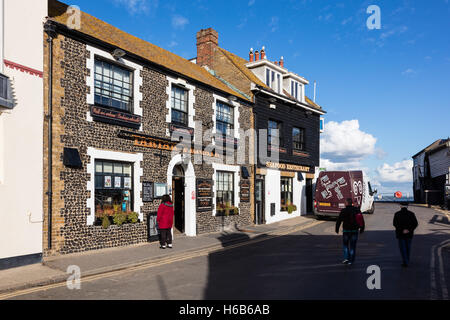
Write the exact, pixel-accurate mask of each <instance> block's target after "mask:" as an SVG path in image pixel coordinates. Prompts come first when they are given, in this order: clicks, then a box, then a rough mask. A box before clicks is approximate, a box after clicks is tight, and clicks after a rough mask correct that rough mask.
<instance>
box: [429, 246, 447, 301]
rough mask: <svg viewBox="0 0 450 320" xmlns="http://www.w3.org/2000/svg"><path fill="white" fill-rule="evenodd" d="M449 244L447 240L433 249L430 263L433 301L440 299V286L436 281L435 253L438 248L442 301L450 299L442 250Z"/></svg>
mask: <svg viewBox="0 0 450 320" xmlns="http://www.w3.org/2000/svg"><path fill="white" fill-rule="evenodd" d="M447 244H450V240H445V241H443V242H441V243H439V244H436V245H434V246H433V247H432V248H431V263H430V277H431V294H430V296H431V299H432V300H437V299H439V289H438V284H437V281H436V261H435V260H436V258H435V251H436V248H437V256H438V266H439V273H440V279H439V283H440V287H441V288H440V289H441V290H440V291H441V292H442V299H443V300H447V299H448V289H447V283H446V282H445V273H444V262H443V259H442V248H443V247H445V246H447Z"/></svg>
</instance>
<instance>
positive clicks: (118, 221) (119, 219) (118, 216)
mask: <svg viewBox="0 0 450 320" xmlns="http://www.w3.org/2000/svg"><path fill="white" fill-rule="evenodd" d="M113 221H114V224H115V225H118V226H121V225H122V224H124V223H125V222H126V221H127V215H126V214H123V213H115V214H114V216H113Z"/></svg>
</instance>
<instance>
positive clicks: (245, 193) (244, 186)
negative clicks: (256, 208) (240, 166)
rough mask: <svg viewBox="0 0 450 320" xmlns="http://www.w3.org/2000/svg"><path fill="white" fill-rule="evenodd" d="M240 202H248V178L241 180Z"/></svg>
mask: <svg viewBox="0 0 450 320" xmlns="http://www.w3.org/2000/svg"><path fill="white" fill-rule="evenodd" d="M241 202H250V180H242V181H241Z"/></svg>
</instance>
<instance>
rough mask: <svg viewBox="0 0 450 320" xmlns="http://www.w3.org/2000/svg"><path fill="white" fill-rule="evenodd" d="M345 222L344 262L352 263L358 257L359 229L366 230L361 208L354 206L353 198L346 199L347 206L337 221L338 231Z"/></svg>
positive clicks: (360, 230)
mask: <svg viewBox="0 0 450 320" xmlns="http://www.w3.org/2000/svg"><path fill="white" fill-rule="evenodd" d="M341 224H343V226H342V227H343V243H344V261H342V263H343V264H347V265H352V264H353V263H354V262H355V257H356V243H357V241H358V231H359V232H360V233H363V232H364V228H365V223H364V218H363V216H362V213H361V210H360V209H359V208H358V207H354V206H353V200H352V199H351V198H349V199H347V200H346V207H345V208H344V209H342V210H341V213H340V214H339V217H338V219H337V221H336V233H337V234H339V228H340V227H341Z"/></svg>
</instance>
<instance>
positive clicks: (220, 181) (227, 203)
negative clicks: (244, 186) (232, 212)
mask: <svg viewBox="0 0 450 320" xmlns="http://www.w3.org/2000/svg"><path fill="white" fill-rule="evenodd" d="M233 206H234V174H233V173H232V172H225V171H217V176H216V207H217V208H219V209H222V208H227V207H233Z"/></svg>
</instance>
